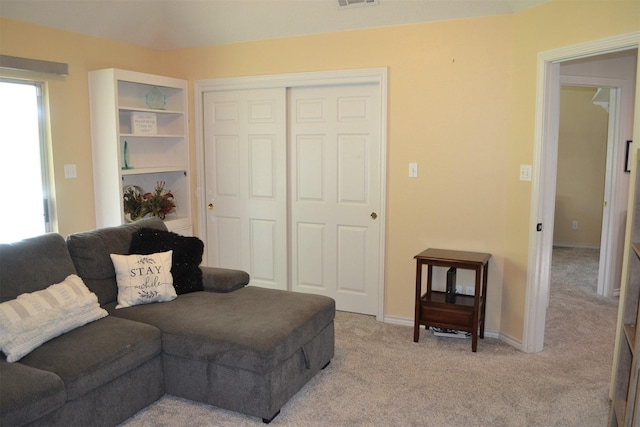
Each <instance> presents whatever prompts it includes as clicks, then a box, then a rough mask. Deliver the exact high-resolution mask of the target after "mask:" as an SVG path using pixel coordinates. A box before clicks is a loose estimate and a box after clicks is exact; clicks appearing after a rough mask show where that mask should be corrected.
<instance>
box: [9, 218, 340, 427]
mask: <svg viewBox="0 0 640 427" xmlns="http://www.w3.org/2000/svg"><path fill="white" fill-rule="evenodd" d="M140 229H147V230H148V229H153V230H160V231H161V232H164V233H167V231H166V227H165V225H164V223H163V222H162V221H161V220H159V219H157V218H147V219H143V220H141V221H138V222H136V223H130V224H124V225H121V226H117V227H110V228H103V229H97V230H93V231H89V232H83V233H76V234H72V235H70V236H68V237H67V239H66V241H65V239H63V238H62V236H60V235H58V234H55V233H49V234H45V235H42V236H38V237H34V238H30V239H25V240H23V241H20V242H16V243H12V244H2V245H0V302H2V303H4V302H7V301H13V300H15V299H16V298H17V297H18V296H19V295H21V294H25V293H34V292H37V291H40V290H43V289H45V288H48V287H49V286H50V285H53V284H57V283H60V282H63V281H65V279H66V278H68V277H69V275H74V274H75V275H77V276H79V277H80V278H81V279H82V282H84V284H85V285H86V287H87V288H88V289H89V290H90V291H91V292H93V293H94V294H95V296H96V297H97V301H98V303H99V308H101V309H104V310H105V311H106V313H105V316H104V317H102V318H100V319H98V320H95V321H91V322H89V323H86V324H84V325H83V326H80V327H77V328H76V329H73V330H70V331H68V332H66V333H63V334H61V335H59V336H57V337H55V338H52V339H50V340H49V341H46V342H44V343H43V344H41V345H40V346H39V347H37V348H35V349H34V350H33V351H31V352H30V353H28V354H27V355H25V356H23V357H22V358H20V359H19V360H18V361H15V362H9V361H7V358H6V357H5V356H4V355H2V356H0V425H3V426H5V425H7V426H8V425H115V424H118V423H120V422H122V421H124V420H126V419H127V418H129V417H130V416H132V415H133V414H135V413H136V412H137V411H139V410H140V409H142V408H144V407H146V406H148V405H149V404H151V403H152V402H154V401H156V400H157V399H159V398H160V397H161V396H162V395H164V394H165V393H166V394H171V395H175V396H179V397H183V398H187V399H191V400H195V401H199V402H204V403H207V404H211V405H214V406H217V407H220V408H224V409H229V410H233V411H237V412H241V413H244V414H247V415H251V416H257V417H260V418H262V419H263V421H265V422H270V421H271V420H272V419H273V418H274V417H275V416H276V415H277V414H278V413H279V411H280V408H281V407H282V406H283V405H284V404H285V403H286V402H287V401H288V400H289V399H290V398H291V397H292V396H293V395H294V394H295V393H296V392H297V391H298V390H299V389H300V388H301V387H302V386H303V385H304V384H305V383H306V382H308V381H309V380H310V379H311V378H312V377H313V376H314V375H315V374H316V373H317V372H319V371H320V370H321V369H322V368H324V367H325V366H326V365H327V364H328V363H329V362H330V360H331V359H332V357H333V354H334V327H333V320H334V315H335V303H334V301H333V300H332V299H331V298H326V297H322V296H317V295H309V294H301V293H295V292H288V291H279V290H273V289H263V288H258V287H254V286H246V285H247V284H248V282H249V275H248V274H247V273H245V272H242V271H238V270H230V269H220V268H210V267H200V271H201V272H202V285H203V288H204V290H202V291H194V292H188V293H183V294H179V295H177V297H176V298H175V299H173V300H171V301H167V302H158V303H150V304H141V305H134V306H130V307H126V308H118V309H116V305H117V304H118V283H117V281H116V271H115V269H114V265H113V262H112V259H111V258H110V255H111V254H125V255H126V254H129V251H130V246H131V238H132V235H133V234H134V233H136V232H137V231H138V230H140ZM172 271H173V268H172ZM96 306H97V304H96ZM107 313H108V315H106V314H107Z"/></svg>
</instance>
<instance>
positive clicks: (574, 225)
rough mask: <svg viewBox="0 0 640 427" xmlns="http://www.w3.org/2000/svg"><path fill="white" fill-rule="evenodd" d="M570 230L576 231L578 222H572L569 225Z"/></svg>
mask: <svg viewBox="0 0 640 427" xmlns="http://www.w3.org/2000/svg"><path fill="white" fill-rule="evenodd" d="M571 228H573V229H574V230H577V229H578V221H573V222H572V223H571Z"/></svg>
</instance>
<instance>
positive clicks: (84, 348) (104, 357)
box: [19, 316, 162, 400]
mask: <svg viewBox="0 0 640 427" xmlns="http://www.w3.org/2000/svg"><path fill="white" fill-rule="evenodd" d="M161 348H162V345H161V340H160V331H159V330H158V329H157V328H155V327H153V326H151V325H145V324H143V323H138V322H131V321H129V320H126V319H120V318H117V317H113V316H108V317H105V318H103V319H100V320H97V321H95V322H93V323H89V324H87V325H85V326H83V327H81V328H78V329H74V330H73V331H71V332H68V333H66V334H64V335H61V336H59V337H57V338H54V339H53V340H51V341H49V342H46V343H44V344H43V345H41V346H40V347H38V348H37V349H35V350H34V351H33V352H31V353H30V354H29V355H27V356H25V357H24V358H23V359H22V360H21V361H20V362H19V363H21V364H24V365H26V366H31V367H33V368H37V369H41V370H44V371H49V372H53V373H55V374H56V375H58V376H59V377H60V378H61V379H62V381H63V382H64V385H65V389H66V392H67V399H68V400H75V399H77V398H79V397H81V396H83V395H85V394H87V393H88V392H90V391H91V390H94V389H96V388H98V387H100V386H102V385H103V384H106V383H108V382H109V381H111V380H113V379H114V378H116V377H118V376H120V375H123V374H126V373H127V372H129V371H131V370H132V369H134V368H137V367H138V366H140V365H142V364H144V363H146V362H147V361H149V360H151V359H153V358H154V357H155V356H157V355H158V354H160V351H161ZM158 375H161V373H158ZM123 393H124V392H123Z"/></svg>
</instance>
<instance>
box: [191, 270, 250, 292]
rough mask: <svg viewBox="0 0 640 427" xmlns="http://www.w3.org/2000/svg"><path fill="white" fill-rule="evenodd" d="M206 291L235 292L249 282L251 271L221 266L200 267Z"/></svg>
mask: <svg viewBox="0 0 640 427" xmlns="http://www.w3.org/2000/svg"><path fill="white" fill-rule="evenodd" d="M200 270H202V284H203V287H204V290H205V291H209V292H233V291H235V290H237V289H240V288H242V287H245V286H246V285H247V284H249V279H250V276H249V273H247V272H246V271H242V270H235V269H232V268H220V267H207V266H202V267H200Z"/></svg>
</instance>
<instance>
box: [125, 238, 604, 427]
mask: <svg viewBox="0 0 640 427" xmlns="http://www.w3.org/2000/svg"><path fill="white" fill-rule="evenodd" d="M594 253H595V254H594ZM566 257H569V258H570V257H574V258H575V259H574V260H573V261H572V262H570V263H564V264H563V261H562V259H564V258H566ZM589 257H590V258H591V261H585V258H589ZM594 258H595V260H596V261H595V262H596V263H595V267H594V265H593V259H594ZM579 263H583V264H582V265H578V264H579ZM594 268H595V270H594ZM552 271H553V273H552V275H553V279H552V293H551V298H550V306H549V309H548V312H547V330H546V340H545V350H544V351H543V352H541V353H537V354H525V353H522V352H520V351H518V350H516V349H515V348H513V347H511V346H509V345H507V344H504V343H502V342H501V341H499V340H497V339H491V338H486V339H484V340H479V343H478V351H477V353H472V352H471V342H470V339H456V338H439V337H434V336H433V335H432V334H431V333H430V332H427V331H424V328H423V329H422V332H421V336H420V342H419V343H417V344H416V343H413V329H412V328H411V327H407V326H398V325H390V324H384V323H380V322H376V320H375V319H374V318H372V317H368V316H362V315H355V314H350V313H343V312H339V313H337V317H336V355H335V358H334V359H333V361H332V363H331V365H329V367H328V368H327V369H326V370H324V371H322V372H321V373H320V374H318V375H317V376H316V377H315V378H314V379H313V380H312V381H311V382H309V383H308V384H307V385H306V386H305V387H304V388H303V389H302V390H300V392H298V394H296V395H295V396H294V397H293V398H292V399H291V400H290V401H289V402H288V403H287V404H286V405H285V406H284V407H283V408H282V411H281V413H280V415H278V417H276V418H275V420H274V421H273V422H272V423H271V425H273V426H581V427H584V426H604V425H606V422H607V414H608V404H609V401H608V389H609V381H610V371H611V363H612V355H613V343H614V334H615V321H616V311H617V300H615V299H605V298H601V297H598V296H596V295H595V278H594V274H595V273H597V251H591V253H589V251H588V250H587V251H586V252H585V254H582V255H581V256H576V255H575V252H572V251H569V250H556V251H554V268H553V270H552ZM594 271H595V273H594ZM123 425H125V426H127V427H138V426H187V425H188V426H258V425H262V421H261V420H260V419H258V418H254V417H247V416H244V415H241V414H237V413H234V412H230V411H225V410H221V409H218V408H215V407H211V406H208V405H204V404H199V403H195V402H191V401H187V400H184V399H180V398H176V397H173V396H165V397H163V398H162V399H160V400H159V401H157V402H156V403H155V404H153V405H151V406H149V407H148V408H146V409H144V410H143V411H141V412H139V413H138V414H136V415H135V416H134V417H132V418H131V419H129V420H127V421H126V422H125V423H124V424H123Z"/></svg>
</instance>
